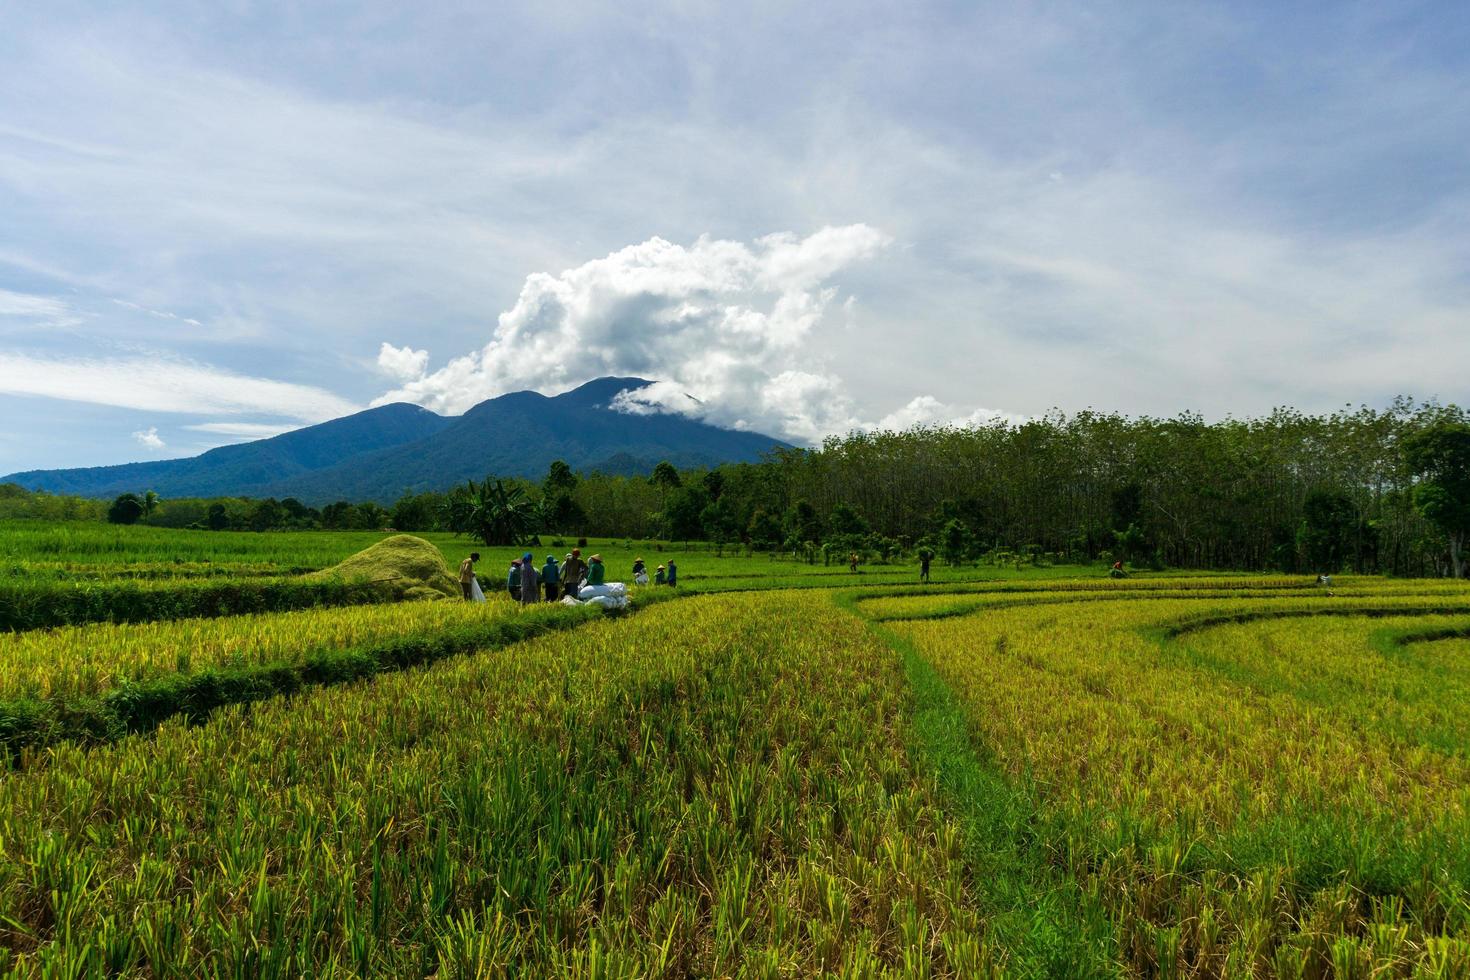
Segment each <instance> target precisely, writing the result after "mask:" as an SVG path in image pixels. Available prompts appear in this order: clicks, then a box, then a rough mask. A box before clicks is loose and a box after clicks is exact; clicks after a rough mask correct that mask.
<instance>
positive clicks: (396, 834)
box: [0, 593, 1007, 977]
mask: <svg viewBox="0 0 1470 980" xmlns="http://www.w3.org/2000/svg"><path fill="white" fill-rule="evenodd" d="M907 704H908V694H907V691H906V687H905V681H904V675H903V670H902V665H901V664H900V662H899V660H898V658H897V657H896V656H895V655H894V654H893V652H892V650H891V649H889V648H888V647H887V646H886V645H884V644H882V643H881V642H879V641H878V640H876V639H875V638H874V637H873V636H872V635H871V634H870V633H868V631H867V630H866V628H865V626H864V625H863V624H862V622H861V621H859V620H858V619H856V618H855V617H852V616H850V615H848V614H846V613H843V612H841V611H839V610H836V609H834V608H833V607H832V606H831V604H830V602H829V601H828V600H827V598H826V597H825V596H823V595H820V594H815V593H807V594H798V595H780V594H771V595H750V596H743V595H742V596H735V597H728V598H719V599H714V598H710V599H690V600H688V601H684V602H678V603H662V604H659V605H657V606H655V607H653V608H650V609H648V610H646V611H643V612H640V613H639V614H638V615H636V616H632V617H626V618H621V619H617V620H607V621H602V622H595V623H592V624H590V625H588V626H587V627H585V628H583V629H580V630H577V631H574V632H570V633H562V634H558V635H556V636H546V637H542V638H539V639H535V640H532V641H530V642H527V643H522V644H517V645H514V646H510V647H504V648H501V649H499V650H495V651H490V652H486V653H482V654H479V655H475V656H469V657H461V658H456V659H453V660H448V661H445V662H442V663H440V664H438V665H436V666H434V667H431V668H428V669H424V670H413V671H403V672H398V673H394V674H390V675H384V676H381V677H379V678H377V679H376V681H375V682H374V683H372V684H367V685H354V686H347V687H336V688H331V689H327V690H321V691H317V692H314V693H311V694H306V695H303V696H300V697H297V698H292V699H289V700H287V699H276V700H271V701H267V702H262V703H259V704H257V705H255V706H253V707H252V708H251V709H250V710H248V711H247V710H244V709H242V708H238V707H232V708H226V709H224V710H222V711H220V712H217V713H216V714H215V715H213V716H212V717H211V718H210V719H209V721H208V722H207V723H205V724H203V725H198V726H186V725H184V724H181V723H177V722H170V723H166V724H164V725H163V726H161V728H160V729H159V730H158V731H157V733H156V735H155V737H153V738H152V739H151V740H149V741H147V742H142V741H139V740H132V739H129V740H124V741H122V742H118V743H116V744H114V745H110V746H103V747H99V748H96V749H93V750H91V751H82V750H80V749H79V748H76V747H70V746H57V747H54V748H52V749H50V750H48V752H47V754H48V756H49V758H48V760H47V764H46V765H45V766H42V767H37V768H35V769H32V770H28V771H25V772H21V773H16V774H12V775H11V776H9V777H8V778H5V779H3V780H0V909H3V910H4V918H3V920H0V950H3V951H0V963H3V965H4V966H5V967H7V968H8V969H10V970H11V971H13V972H14V973H15V974H17V975H21V976H30V975H74V976H75V975H97V974H105V973H109V972H111V973H116V974H122V975H130V974H140V975H142V974H146V975H153V976H206V977H211V976H226V975H228V976H302V975H309V976H325V975H337V974H356V975H366V974H373V975H393V976H403V975H437V976H474V975H485V974H490V975H494V974H497V973H514V974H519V975H534V976H545V975H568V974H571V975H595V976H669V977H675V976H690V975H700V976H709V975H737V974H749V975H791V974H796V975H815V974H822V973H831V974H841V975H878V974H879V973H903V974H905V975H911V976H935V977H944V976H961V975H963V976H987V975H1001V974H1002V972H1003V971H1004V970H1005V969H1006V964H1007V957H1006V953H1005V951H1004V950H1003V949H1000V948H998V947H996V946H995V945H994V944H992V943H991V942H990V940H989V938H988V933H987V928H986V923H985V920H984V919H983V917H982V916H981V915H980V913H979V912H978V910H977V909H976V908H975V906H974V904H973V903H972V902H971V901H970V898H969V888H968V885H967V881H966V879H967V872H966V866H965V862H964V859H963V854H962V852H961V849H960V843H959V842H960V835H959V834H958V833H957V832H956V831H955V829H954V827H953V826H952V825H951V824H950V823H949V822H948V820H947V819H946V818H945V816H944V815H943V813H942V812H941V811H940V810H939V809H938V808H937V807H936V805H935V796H934V791H933V788H932V786H931V785H930V784H929V783H928V782H927V781H926V780H925V779H923V778H921V777H919V776H918V775H916V772H915V770H914V767H913V765H912V759H911V757H910V754H909V749H908V735H907V730H906V720H905V719H906V714H907V711H906V709H907Z"/></svg>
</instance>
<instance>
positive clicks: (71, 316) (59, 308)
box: [0, 289, 82, 327]
mask: <svg viewBox="0 0 1470 980" xmlns="http://www.w3.org/2000/svg"><path fill="white" fill-rule="evenodd" d="M0 317H6V318H10V319H11V320H12V322H14V321H21V322H23V323H29V324H32V325H34V326H37V327H69V326H73V325H75V324H78V323H81V322H82V318H81V317H80V316H78V315H77V313H76V311H75V310H73V309H72V308H71V307H70V306H69V305H68V304H67V303H66V302H65V301H64V300H60V299H57V298H55V297H53V296H36V295H33V294H30V293H17V292H13V291H11V290H9V289H0Z"/></svg>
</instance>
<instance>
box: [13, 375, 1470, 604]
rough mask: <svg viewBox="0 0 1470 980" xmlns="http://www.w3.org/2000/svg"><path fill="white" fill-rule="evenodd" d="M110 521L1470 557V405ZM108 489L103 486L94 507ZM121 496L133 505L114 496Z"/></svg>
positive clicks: (998, 550)
mask: <svg viewBox="0 0 1470 980" xmlns="http://www.w3.org/2000/svg"><path fill="white" fill-rule="evenodd" d="M18 489H19V488H12V489H10V490H8V491H5V490H0V516H17V515H16V513H15V511H17V510H18V509H19V505H18V504H17V503H16V501H17V500H18V499H19V497H20V496H21V495H24V496H28V497H29V498H30V501H31V502H30V504H29V506H30V507H31V509H32V510H33V511H42V510H46V509H48V507H49V510H51V511H53V512H58V513H59V512H68V513H69V514H71V515H73V516H76V515H78V514H80V513H81V512H84V511H86V510H87V507H86V506H85V504H93V502H85V504H84V503H81V502H63V501H71V500H72V498H52V499H51V502H50V503H49V504H48V505H47V506H41V505H39V504H37V503H36V500H37V499H38V498H42V497H45V496H46V495H34V494H30V495H26V494H25V492H24V491H21V492H20V494H17V493H16V491H18ZM124 497H131V498H132V500H131V501H125V500H124V499H123V498H119V499H118V500H117V501H114V502H113V503H112V504H111V506H110V518H111V519H114V520H122V521H124V522H132V521H138V522H142V523H154V524H164V525H168V526H176V527H198V528H214V529H226V528H229V529H253V530H274V529H282V528H307V527H319V528H329V529H330V528H380V527H393V528H396V529H398V530H404V531H430V530H444V531H456V532H460V533H467V534H473V535H475V536H477V537H481V538H482V539H484V540H486V541H487V542H492V543H497V544H500V543H506V544H509V543H513V542H519V541H521V540H523V539H527V538H529V537H530V536H532V535H535V534H537V533H545V532H550V533H554V534H575V535H578V536H607V537H624V538H639V539H649V538H665V539H671V540H681V541H694V540H699V541H709V542H712V543H715V544H716V545H732V546H733V545H740V546H744V547H747V548H751V549H761V550H782V551H787V552H790V553H793V554H797V555H800V556H803V557H805V558H807V560H813V561H815V560H818V559H819V558H822V557H826V558H827V559H828V560H830V559H831V556H832V555H833V554H835V553H840V554H842V555H844V556H845V555H846V554H847V553H848V552H849V551H859V552H861V553H862V554H863V555H864V556H865V557H879V558H883V557H893V556H895V555H899V554H911V553H914V552H918V551H926V550H927V551H930V552H932V553H933V554H935V555H937V556H939V557H941V558H943V559H945V560H948V561H951V562H955V563H962V562H969V561H975V560H978V559H980V558H981V557H982V556H991V557H994V556H996V555H1005V556H1016V557H1017V558H1022V557H1024V558H1030V559H1032V560H1035V559H1038V558H1043V557H1044V558H1045V559H1046V560H1060V561H1095V560H1098V559H1100V558H1102V559H1106V560H1109V561H1111V560H1114V559H1116V560H1122V561H1126V562H1130V563H1133V564H1136V565H1138V564H1147V565H1152V566H1155V567H1164V566H1174V567H1184V568H1199V569H1212V568H1220V569H1247V570H1266V569H1276V570H1281V571H1289V572H1321V571H1326V572H1331V571H1354V572H1366V573H1371V572H1383V573H1389V574H1395V575H1433V574H1463V573H1464V565H1465V555H1464V548H1465V543H1466V539H1467V536H1470V424H1467V418H1466V414H1465V412H1464V411H1463V410H1461V409H1460V408H1458V407H1456V406H1453V405H1450V406H1441V405H1438V404H1435V403H1421V404H1416V403H1414V402H1411V401H1410V400H1408V399H1403V398H1401V399H1398V400H1396V401H1395V402H1394V403H1393V404H1392V405H1390V406H1389V407H1388V408H1386V409H1382V410H1378V409H1372V408H1366V407H1364V408H1358V409H1345V410H1342V411H1338V412H1335V413H1332V414H1329V415H1309V414H1304V413H1301V412H1297V411H1294V410H1291V409H1285V408H1283V409H1278V410H1276V411H1274V412H1272V413H1271V414H1269V415H1267V416H1265V417H1262V418H1254V419H1225V420H1223V421H1219V422H1213V423H1207V422H1206V421H1205V420H1204V419H1203V418H1202V417H1200V416H1198V415H1195V414H1191V413H1185V414H1181V415H1179V416H1177V417H1174V418H1168V419H1155V418H1148V417H1142V418H1130V417H1126V416H1122V415H1118V414H1111V413H1101V412H1092V411H1086V412H1080V413H1077V414H1073V415H1065V414H1063V413H1061V412H1053V413H1050V414H1048V415H1046V416H1044V417H1041V418H1037V419H1032V420H1030V421H1026V422H1022V423H1008V422H1001V421H997V422H995V423H993V424H990V425H983V426H978V427H967V428H952V427H943V426H940V427H917V428H914V429H910V430H907V431H903V432H890V431H880V432H855V433H852V434H849V435H847V436H843V437H833V438H829V439H828V440H826V441H825V442H824V443H823V444H822V445H821V446H820V447H819V448H816V449H809V450H783V451H779V452H775V453H772V454H770V455H768V456H767V457H766V458H764V459H763V460H762V461H760V462H757V463H735V464H727V465H723V466H719V467H715V468H713V469H705V470H679V469H677V468H675V467H673V466H671V465H670V464H668V463H660V464H659V465H658V466H657V467H656V468H655V469H654V471H653V472H652V473H651V474H650V475H648V476H626V475H609V474H603V473H576V472H573V471H572V469H571V468H570V467H568V466H567V465H566V464H565V463H563V462H557V463H554V464H552V466H551V468H550V470H549V471H548V473H547V474H546V475H545V477H544V478H542V479H541V480H526V479H518V478H504V479H497V478H494V477H493V476H492V477H488V478H487V479H486V480H484V481H483V482H476V483H470V484H467V485H465V486H460V487H456V488H453V489H451V490H447V491H444V492H437V493H417V494H405V495H404V496H403V497H402V498H400V499H399V500H398V501H397V502H396V503H395V504H394V505H393V506H391V507H386V508H385V507H382V506H380V505H378V504H375V503H371V502H357V503H353V502H348V501H339V502H336V503H333V504H330V505H327V506H325V507H322V508H320V509H318V508H312V507H307V506H305V505H303V504H301V503H300V502H299V501H296V500H294V499H290V498H288V499H285V500H280V501H277V500H273V499H272V500H253V501H252V500H246V499H240V498H231V499H224V500H211V501H203V500H191V501H163V502H161V503H160V502H158V501H157V500H156V499H152V500H150V499H149V498H148V496H147V495H146V494H142V493H140V494H138V495H124ZM93 506H94V510H95V507H97V506H101V507H106V506H107V505H95V504H93ZM119 511H121V512H120V513H119Z"/></svg>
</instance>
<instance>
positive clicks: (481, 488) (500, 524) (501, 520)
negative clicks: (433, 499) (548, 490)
mask: <svg viewBox="0 0 1470 980" xmlns="http://www.w3.org/2000/svg"><path fill="white" fill-rule="evenodd" d="M534 507H535V505H534V504H532V503H531V501H530V500H528V499H527V498H526V492H525V491H524V490H523V489H521V488H520V487H518V486H516V485H514V484H512V485H511V486H506V485H505V483H504V481H501V480H491V479H489V478H488V477H487V478H486V479H485V482H484V483H476V482H475V481H474V480H471V481H469V483H468V484H466V485H465V486H464V487H463V488H462V489H461V490H460V491H459V492H457V493H456V494H455V495H454V497H453V499H451V501H450V503H449V525H450V527H451V528H452V529H453V530H454V531H455V533H457V534H470V535H473V536H475V537H477V538H479V539H480V540H481V541H483V542H485V544H487V545H491V546H496V545H508V544H517V543H519V542H520V541H521V540H522V539H523V538H525V536H526V532H527V531H528V530H530V527H531V522H532V520H533V519H534Z"/></svg>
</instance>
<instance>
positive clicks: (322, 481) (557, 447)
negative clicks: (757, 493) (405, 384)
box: [0, 377, 789, 505]
mask: <svg viewBox="0 0 1470 980" xmlns="http://www.w3.org/2000/svg"><path fill="white" fill-rule="evenodd" d="M647 384H649V382H648V381H645V380H644V379H642V378H617V377H607V378H597V379H594V380H592V381H589V382H587V383H585V384H583V385H579V386H578V387H576V388H573V389H572V390H570V391H567V392H563V393H561V394H559V395H553V396H548V395H543V394H541V393H540V392H535V391H517V392H508V393H506V394H504V395H500V396H497V397H495V398H491V399H487V400H485V401H483V402H480V403H478V404H476V405H474V406H472V407H471V408H470V409H469V410H467V411H466V412H465V413H464V414H463V415H459V416H442V415H437V414H435V413H434V412H431V411H429V410H428V409H425V408H422V407H420V406H417V405H411V404H407V403H403V402H397V403H393V404H389V405H383V406H379V407H377V408H370V409H366V410H364V411H362V412H357V413H354V414H352V415H349V416H344V417H343V418H340V419H332V420H330V421H328V422H323V423H319V424H317V425H312V426H306V427H304V428H301V429H296V430H293V431H291V432H287V433H283V434H281V435H278V436H273V437H271V438H269V439H260V440H254V441H251V442H244V443H236V444H233V445H230V446H221V447H218V448H216V449H211V450H209V451H208V452H205V453H201V454H200V455H198V456H191V457H183V458H179V459H169V460H157V461H149V462H141V463H123V464H119V465H115V466H96V467H80V468H72V469H57V470H28V471H24V472H19V473H12V474H10V475H9V476H5V477H0V482H14V483H18V484H20V485H21V486H23V487H26V488H27V489H32V490H46V491H49V492H52V493H67V494H74V495H77V496H85V497H102V498H108V497H113V496H116V495H117V494H120V493H125V492H129V491H132V492H142V491H144V490H155V491H157V492H158V493H159V494H160V495H162V496H164V497H214V496H249V497H287V496H292V497H296V498H297V499H299V500H301V501H303V502H304V503H307V504H312V505H318V504H323V503H330V502H331V501H333V500H338V499H347V500H376V501H378V502H380V503H391V502H392V501H393V500H396V499H397V498H398V497H399V496H400V495H401V494H403V493H405V492H421V491H425V490H443V489H446V488H448V487H450V486H453V485H455V484H457V483H462V482H464V481H465V480H467V479H480V478H482V477H484V476H486V475H487V474H488V475H493V476H501V477H513V476H520V477H531V478H534V477H539V476H540V475H542V474H544V473H545V472H546V468H547V467H548V466H549V465H550V464H551V462H552V461H553V460H555V459H564V460H566V462H567V463H568V464H569V465H570V466H571V467H572V468H573V469H576V470H584V471H592V470H601V471H602V472H613V473H618V474H620V475H631V474H633V473H636V472H643V471H647V470H649V469H652V467H653V466H654V465H655V464H656V463H657V462H659V461H660V460H665V459H667V460H668V461H670V462H672V463H674V464H675V465H676V466H685V467H692V466H710V465H716V464H718V463H723V462H742V461H754V460H755V459H758V458H759V457H760V456H761V455H762V454H763V453H765V452H768V451H770V450H772V449H779V448H789V446H788V444H787V443H784V442H782V441H781V440H778V439H775V438H773V437H771V436H765V435H761V434H759V433H752V432H741V431H736V430H731V429H721V428H719V427H717V426H713V425H709V424H707V423H704V422H699V421H696V420H694V419H690V418H687V417H685V416H682V415H677V414H673V413H651V414H627V413H622V412H617V411H614V410H613V409H611V408H610V407H609V406H610V405H611V403H612V401H613V400H614V399H615V398H616V397H617V395H618V394H619V393H620V392H622V391H627V390H632V389H636V388H640V387H643V386H645V385H647Z"/></svg>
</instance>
